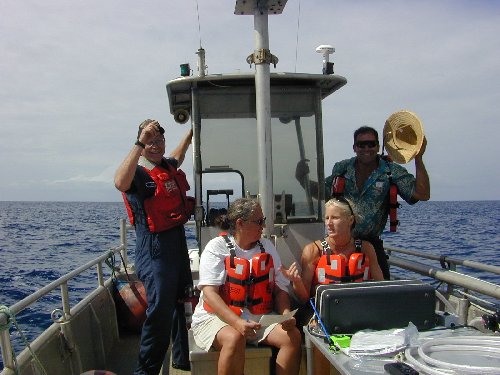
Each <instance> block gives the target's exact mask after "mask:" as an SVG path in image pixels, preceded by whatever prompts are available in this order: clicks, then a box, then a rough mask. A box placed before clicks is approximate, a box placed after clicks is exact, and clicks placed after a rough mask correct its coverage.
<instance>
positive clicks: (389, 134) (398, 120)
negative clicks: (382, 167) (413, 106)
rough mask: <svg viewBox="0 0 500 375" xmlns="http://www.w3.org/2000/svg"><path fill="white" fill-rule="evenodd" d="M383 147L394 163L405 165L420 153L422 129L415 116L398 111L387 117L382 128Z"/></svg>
mask: <svg viewBox="0 0 500 375" xmlns="http://www.w3.org/2000/svg"><path fill="white" fill-rule="evenodd" d="M383 134H384V138H383V140H384V147H385V148H386V149H387V153H388V154H389V156H390V157H391V158H392V160H394V161H395V162H396V163H399V164H406V163H408V162H409V161H410V160H412V159H413V158H414V157H415V156H416V155H417V154H418V152H419V151H420V148H421V147H422V142H423V141H424V128H423V127H422V123H421V122H420V119H419V118H418V117H417V115H416V114H415V113H413V112H410V111H403V110H402V111H398V112H395V113H393V114H392V115H390V116H389V118H388V119H387V120H386V121H385V126H384V131H383Z"/></svg>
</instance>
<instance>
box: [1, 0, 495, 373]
mask: <svg viewBox="0 0 500 375" xmlns="http://www.w3.org/2000/svg"><path fill="white" fill-rule="evenodd" d="M286 3H287V1H286V0H276V1H271V0H270V1H257V0H237V1H236V5H235V10H234V12H235V14H237V15H239V16H253V17H254V29H255V35H256V38H255V39H256V41H255V49H254V52H253V53H252V54H251V55H250V56H248V58H247V62H248V63H249V64H251V65H255V71H254V72H252V73H229V74H210V75H208V74H207V73H206V69H205V51H204V50H203V49H202V48H200V49H199V50H198V51H197V54H198V73H197V75H190V69H189V67H186V66H184V67H182V70H181V76H180V77H178V78H175V79H173V80H172V81H170V82H168V83H167V85H166V90H167V93H168V98H169V106H170V113H171V114H172V116H173V118H174V119H175V121H177V122H179V123H181V124H182V123H188V121H189V122H190V124H191V126H192V128H193V177H194V191H195V199H196V208H195V213H194V218H193V222H192V223H190V224H192V225H195V228H196V239H197V248H196V249H191V250H190V258H191V260H192V272H193V276H194V279H196V278H197V267H196V265H197V262H198V259H199V255H200V250H201V249H203V248H204V246H205V244H206V243H207V242H208V241H209V240H210V239H211V238H213V237H214V236H217V235H218V228H217V227H216V226H215V225H214V219H215V218H216V217H217V215H219V214H221V213H223V212H224V210H225V209H226V208H227V205H229V203H230V202H231V201H232V200H234V199H236V198H239V197H242V196H251V197H258V199H259V200H260V202H261V205H262V208H263V212H264V216H265V217H266V218H267V219H266V227H265V231H264V233H263V235H264V236H267V237H268V238H270V239H272V240H273V241H274V243H275V245H276V248H277V250H278V252H279V254H280V256H281V258H282V261H283V263H284V264H291V263H292V262H293V261H296V260H299V259H300V252H301V249H302V248H303V246H304V245H305V244H307V243H309V242H310V241H312V240H314V239H317V238H321V237H322V236H323V233H324V224H323V219H322V216H323V203H324V200H325V197H324V194H323V192H320V196H319V199H315V198H313V196H312V194H311V192H310V191H308V190H307V189H303V188H302V187H301V186H300V185H299V184H298V183H297V181H296V180H295V178H294V174H295V167H296V164H297V162H298V161H299V160H303V159H308V160H309V161H310V163H309V166H310V174H309V177H308V178H310V179H311V180H315V181H318V182H319V183H321V182H322V181H324V178H325V176H324V158H323V125H322V101H323V100H324V99H325V98H327V97H329V96H330V95H332V94H334V93H335V92H336V91H337V90H340V89H341V88H342V87H343V86H344V85H346V84H347V79H346V78H344V77H342V76H340V75H336V74H334V73H333V69H332V66H333V65H332V64H331V63H330V62H329V54H331V52H332V51H333V47H332V46H329V45H323V46H320V47H319V48H318V52H319V53H320V54H321V56H322V59H323V63H322V71H320V72H318V73H271V72H270V64H277V63H278V58H277V57H276V56H274V55H272V54H271V52H270V48H269V37H268V16H269V15H270V14H274V15H279V14H280V13H281V12H282V11H283V9H284V7H285V6H286ZM318 70H320V69H318ZM221 201H222V204H220V202H221ZM214 202H218V203H219V204H214ZM224 202H225V204H224ZM130 229H131V228H130V226H129V225H127V223H126V222H125V220H122V221H121V223H120V238H121V240H120V243H119V244H118V245H117V246H116V247H114V248H112V249H111V250H106V251H104V252H103V253H102V254H101V255H100V256H99V257H97V258H95V259H94V260H92V261H90V262H88V263H87V264H84V265H82V266H80V267H77V268H76V269H74V270H72V271H71V272H69V273H67V274H65V275H64V276H62V277H61V278H59V279H57V280H55V281H53V282H51V283H50V284H48V285H46V286H45V287H43V288H41V289H39V290H37V291H36V292H35V293H33V294H31V295H30V296H28V297H26V298H24V299H22V300H20V301H18V302H17V303H15V304H14V305H12V306H9V308H8V309H7V310H2V311H0V326H3V327H5V326H6V325H8V324H9V323H12V321H13V318H14V317H15V316H16V315H17V314H19V313H20V312H21V311H23V310H24V309H26V308H28V307H29V306H31V305H32V304H34V303H35V302H36V301H37V300H38V299H40V298H42V297H43V296H45V295H47V294H48V293H51V292H52V291H55V290H58V289H59V290H60V294H61V305H62V309H55V310H54V312H53V313H52V320H53V323H52V325H51V326H50V327H49V328H48V329H47V330H45V331H44V332H43V333H42V334H40V335H39V336H38V337H37V338H36V339H34V340H33V341H32V342H31V343H29V345H27V346H26V348H25V349H24V350H22V351H21V352H20V353H14V351H13V349H12V337H11V335H12V334H13V333H12V334H11V333H10V331H9V329H3V330H2V331H1V332H0V346H1V350H2V358H3V363H4V366H5V367H4V369H3V370H2V372H1V373H0V375H14V374H18V375H34V374H47V375H68V374H72V375H76V374H83V373H88V374H97V373H99V372H97V370H103V372H102V373H103V374H104V373H105V372H104V371H108V372H109V373H114V374H120V375H127V374H130V373H132V371H133V368H134V365H135V360H136V353H137V351H138V345H139V335H138V334H137V333H135V334H134V333H130V332H125V331H123V330H121V328H120V322H119V319H120V317H119V316H118V314H117V310H116V308H115V305H116V299H115V295H116V291H115V283H114V278H117V279H122V280H126V278H127V277H131V278H134V272H133V271H134V269H133V264H130V263H129V261H128V256H127V255H128V251H129V250H130V249H129V247H128V246H127V231H128V230H130ZM386 250H387V251H388V253H389V263H390V264H391V266H392V267H393V268H394V267H396V268H400V269H402V270H409V271H412V272H415V273H417V274H419V275H421V276H422V277H421V279H422V280H424V281H422V280H421V279H418V280H394V281H391V283H392V284H391V285H390V286H391V288H392V287H394V288H396V291H400V290H404V291H407V290H408V289H404V288H403V289H401V288H400V289H397V288H399V287H400V286H403V287H405V288H406V287H407V286H408V285H411V287H412V288H421V287H420V286H419V285H423V286H424V287H427V286H428V285H430V284H429V283H428V281H426V280H432V281H436V282H438V283H439V288H437V289H436V288H434V287H432V291H433V292H432V293H430V294H431V297H432V306H433V319H432V322H431V325H432V326H433V327H434V326H438V327H440V328H443V330H442V331H438V330H434V331H433V334H434V336H433V338H436V339H437V338H439V339H445V338H447V337H448V338H449V335H450V332H451V331H452V330H451V328H456V327H459V326H469V327H475V329H474V335H472V336H474V339H476V336H477V340H478V341H479V340H483V339H487V340H491V341H484V342H483V343H482V344H481V345H480V344H477V345H476V344H474V347H478V348H479V349H475V350H477V351H478V352H480V353H482V352H484V353H486V357H487V360H488V366H487V367H485V368H484V370H483V371H481V372H484V373H497V374H498V373H500V371H497V372H495V366H500V365H499V362H498V361H499V352H500V349H499V348H498V340H499V339H500V336H499V331H500V327H499V323H500V321H499V320H500V317H499V313H498V310H499V304H498V300H499V299H500V286H499V285H497V284H494V283H491V282H487V281H483V280H480V279H478V278H475V277H472V276H469V275H467V274H465V273H464V272H458V271H457V269H456V267H457V266H464V267H471V268H475V269H478V270H481V271H483V272H487V273H492V274H495V275H499V274H500V267H497V266H493V265H488V264H484V263H479V262H473V261H469V260H464V259H458V258H455V257H453V256H443V255H428V254H426V253H423V252H419V251H417V250H411V249H399V248H388V249H386ZM113 255H114V256H116V257H120V258H121V260H120V261H118V262H116V263H115V262H114V261H113V262H111V264H112V266H113V269H114V271H115V272H116V275H115V276H114V278H113V277H110V278H106V277H105V276H104V275H105V271H104V270H105V268H106V267H105V264H106V263H107V262H108V263H109V262H110V259H112V257H113ZM89 269H95V270H96V284H95V289H94V290H92V291H91V292H90V293H89V294H88V295H86V296H85V297H84V298H83V299H82V300H81V301H79V302H78V303H76V304H75V305H74V306H72V305H71V303H70V298H69V295H70V293H71V291H70V289H69V288H68V282H69V281H70V280H73V279H74V278H76V277H78V276H79V275H81V274H82V273H83V272H85V271H87V270H89ZM370 287H371V288H369V289H365V293H371V291H372V290H375V288H376V287H377V286H376V285H371V286H370ZM391 290H392V289H391ZM411 291H413V289H411ZM427 291H428V289H427ZM427 294H429V293H427ZM364 295H365V294H363V295H362V296H364ZM398 296H400V295H399V294H398ZM396 298H398V297H396ZM316 302H318V301H316ZM417 302H418V304H420V302H419V301H418V300H417ZM319 314H321V313H319ZM325 317H326V316H325V315H323V318H325ZM376 318H377V319H378V320H379V321H387V316H385V314H383V313H380V314H379V315H378V316H376ZM389 325H390V322H389ZM445 328H446V329H445ZM464 330H465V331H466V333H463V332H462V331H460V330H453V335H454V336H453V339H455V340H462V339H463V337H465V338H467V337H469V336H471V334H470V330H469V329H468V328H464ZM12 331H13V330H12ZM324 331H326V329H325V330H324ZM324 331H323V334H325V332H324ZM308 332H309V331H308V330H306V338H307V339H306V345H305V346H304V356H303V359H304V360H303V364H302V368H301V373H302V374H304V373H307V374H313V373H314V369H313V367H314V363H313V361H312V359H311V352H312V349H313V346H314V347H317V348H318V349H319V350H320V351H321V352H322V353H323V354H324V355H325V356H327V357H328V358H329V360H330V362H331V366H332V371H334V372H335V373H340V374H364V373H376V372H378V373H384V371H389V370H385V369H384V365H385V364H387V363H388V361H387V359H384V360H378V359H376V360H373V361H370V363H368V361H357V360H356V359H354V358H352V357H350V356H348V355H346V354H345V353H343V352H341V351H340V352H338V353H335V354H332V352H331V350H330V348H329V347H328V345H329V344H325V340H324V339H323V338H322V337H320V338H318V337H316V336H314V335H309V334H308ZM442 332H446V334H444V333H442ZM320 335H321V334H320ZM330 339H331V338H330V337H327V340H330ZM469 339H470V337H469ZM470 340H472V339H470ZM469 342H471V341H469ZM473 342H474V343H475V342H476V341H473ZM448 346H450V344H449V343H448V342H445V343H443V348H444V347H446V348H448ZM449 350H454V349H449ZM450 353H451V354H450ZM450 353H447V354H446V356H445V359H446V360H451V362H452V363H451V364H450V366H453V365H454V364H455V362H459V360H460V358H459V357H460V355H458V354H453V352H450ZM192 354H193V355H192V357H191V360H192V362H191V364H192V371H191V372H192V373H193V374H200V373H203V374H210V373H211V372H210V371H212V370H213V368H212V370H209V369H208V367H203V366H207V363H208V361H209V360H207V362H206V363H204V364H202V361H200V360H199V358H200V357H203V354H201V355H196V356H195V355H194V354H200V353H199V352H196V349H195V348H192ZM411 355H412V353H411V352H408V356H411ZM423 355H424V353H423V352H422V353H420V354H415V353H413V356H414V357H418V356H420V357H423ZM195 357H196V358H195ZM266 358H268V357H266ZM481 359H482V360H483V361H484V360H485V359H484V357H481ZM417 360H418V359H417ZM467 360H469V358H467ZM401 363H411V364H412V366H418V365H417V364H415V363H413V362H410V361H409V359H408V357H405V358H401ZM423 366H424V365H423V364H422V367H421V368H420V372H421V373H433V372H431V370H428V369H426V368H424V367H423ZM480 366H483V367H484V363H483V364H477V365H475V367H473V370H472V371H477V368H479V367H480ZM428 367H429V366H428ZM471 368H472V367H471ZM492 368H493V370H492ZM497 369H498V368H497ZM92 371H94V372H92ZM427 371H428V372H427ZM433 371H438V370H433ZM460 371H461V370H460ZM162 373H163V374H167V373H174V374H175V373H181V374H182V373H185V372H180V371H178V370H174V369H172V368H171V367H170V366H169V363H168V359H167V361H166V362H165V364H164V367H163V369H162ZM246 373H247V374H251V373H259V374H265V373H268V371H267V370H265V369H264V368H263V367H262V366H260V368H258V369H257V370H255V369H254V370H250V371H246ZM441 373H449V372H441Z"/></svg>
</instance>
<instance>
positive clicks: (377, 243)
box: [296, 111, 430, 279]
mask: <svg viewBox="0 0 500 375" xmlns="http://www.w3.org/2000/svg"><path fill="white" fill-rule="evenodd" d="M384 145H385V147H386V148H387V150H388V152H389V154H390V157H391V158H393V159H394V161H395V162H397V163H408V162H409V161H410V160H411V159H414V160H415V176H413V175H412V174H410V173H409V172H408V171H407V170H406V168H404V167H403V166H401V165H398V164H396V163H394V162H392V161H391V160H390V158H387V157H382V156H381V155H379V151H380V144H379V140H378V132H377V131H376V130H375V129H373V128H371V127H368V126H363V127H361V128H359V129H357V130H356V131H355V132H354V144H353V150H354V153H355V154H356V156H355V157H353V158H350V159H346V160H342V161H339V162H337V163H335V165H334V166H333V169H332V174H331V175H330V176H329V177H327V178H326V179H325V199H328V198H329V197H330V196H332V195H343V196H345V197H346V198H348V199H350V200H351V201H353V203H354V207H355V209H356V211H357V214H358V215H359V216H360V217H361V220H360V222H357V223H356V226H355V228H354V235H355V238H360V239H363V240H367V241H369V242H371V243H372V245H373V247H374V248H375V251H376V253H377V260H378V263H379V265H380V268H381V269H382V272H383V274H384V278H385V279H389V278H390V273H389V264H388V262H387V257H386V254H385V251H384V246H383V242H382V239H381V238H380V236H381V234H382V232H383V231H384V228H385V225H386V223H387V217H388V215H389V191H390V188H391V185H395V186H396V187H397V193H398V194H399V196H400V197H401V198H403V199H404V200H405V201H406V202H407V203H409V204H415V203H416V202H418V201H427V200H429V198H430V182H429V176H428V174H427V170H426V168H425V165H424V161H423V159H422V156H423V154H424V152H425V149H426V145H427V140H426V138H425V136H424V134H423V129H422V124H421V123H420V120H419V119H418V117H417V116H416V115H415V114H414V113H412V112H409V111H399V112H396V113H394V114H393V115H391V116H390V117H389V118H388V119H387V121H386V124H385V127H384ZM308 172H309V168H308V166H307V164H306V160H301V161H300V162H299V163H298V164H297V169H296V178H297V180H298V181H299V183H300V184H301V185H302V186H304V185H305V182H306V181H307V179H306V178H305V176H306V174H307V173H308ZM317 187H318V184H317V183H316V182H313V181H311V186H310V188H311V193H312V194H313V195H314V196H316V197H317V196H318V194H317V191H318V190H317Z"/></svg>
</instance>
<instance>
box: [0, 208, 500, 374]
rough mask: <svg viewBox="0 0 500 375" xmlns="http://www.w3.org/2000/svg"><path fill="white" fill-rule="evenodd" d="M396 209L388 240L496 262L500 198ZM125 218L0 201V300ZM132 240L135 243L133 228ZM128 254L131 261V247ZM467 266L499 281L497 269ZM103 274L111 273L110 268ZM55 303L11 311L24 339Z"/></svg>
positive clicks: (46, 300)
mask: <svg viewBox="0 0 500 375" xmlns="http://www.w3.org/2000/svg"><path fill="white" fill-rule="evenodd" d="M398 215H399V216H398V219H399V221H400V222H401V224H400V226H399V227H398V231H397V232H396V233H389V232H388V231H386V232H384V234H383V236H382V237H383V239H384V244H385V246H387V247H398V248H407V249H413V250H419V251H422V252H425V253H429V254H440V255H448V256H453V257H456V258H462V259H468V260H474V261H478V262H484V263H487V264H491V265H496V266H500V257H499V256H498V253H499V250H500V235H499V224H500V201H468V202H463V201H461V202H432V201H431V202H419V203H418V204H416V205H414V206H409V205H407V204H403V206H402V208H401V209H399V210H398ZM122 218H126V212H125V209H124V207H123V204H122V203H120V202H115V203H102V202H0V286H1V291H0V305H5V306H11V305H13V304H14V303H16V302H17V301H19V300H21V299H23V298H25V297H26V296H28V295H30V294H31V293H33V292H35V291H36V290H37V289H38V288H40V287H42V286H44V285H47V284H48V283H50V282H52V281H54V280H56V279H58V278H59V277H61V276H63V275H64V274H65V273H67V272H69V271H70V270H71V269H74V268H76V267H77V266H80V265H83V264H85V263H87V262H89V261H91V260H93V259H94V258H96V257H97V256H98V255H100V254H102V253H103V252H105V251H107V250H109V249H110V248H112V247H116V246H118V245H119V220H120V219H122ZM186 237H187V240H188V247H189V248H193V247H196V241H195V237H194V228H193V227H187V228H186ZM129 245H130V246H131V248H132V249H133V245H134V234H133V232H130V233H129ZM129 254H130V259H131V260H133V251H129ZM467 272H469V273H470V274H471V275H473V276H476V277H479V278H482V279H483V280H487V281H490V282H493V283H495V284H500V275H488V274H486V273H485V272H481V271H474V270H472V271H471V270H469V269H468V270H467ZM95 273H96V271H95V270H91V271H88V272H87V273H85V274H83V275H81V276H79V277H77V278H76V279H75V280H73V281H72V282H70V283H69V285H68V287H69V290H70V301H71V304H72V305H74V303H76V301H78V299H80V298H82V297H83V296H84V295H85V294H86V293H87V292H88V291H89V290H91V289H93V288H95V287H96V281H95V280H96V279H95V277H94V275H95ZM395 273H396V274H397V275H398V276H404V274H401V272H395ZM105 274H106V275H107V276H109V274H110V272H109V270H108V269H105ZM55 308H61V297H60V292H59V290H56V291H55V292H53V293H51V294H49V295H47V296H46V297H43V298H42V299H41V300H40V301H39V302H38V303H36V304H35V305H34V306H33V307H30V308H27V309H25V310H24V311H22V312H21V313H20V314H19V315H18V316H17V317H16V320H17V322H18V325H19V328H20V329H21V330H22V331H23V332H24V335H25V336H26V338H27V339H28V340H32V339H33V338H34V337H36V336H37V335H38V334H40V333H41V332H42V331H43V330H44V329H45V328H47V327H48V326H49V325H50V324H51V320H50V313H51V311H52V310H54V309H55ZM11 332H14V335H13V336H14V341H13V342H14V350H15V351H16V353H17V354H18V353H19V351H20V350H21V349H22V348H23V347H24V343H23V341H22V339H21V334H20V333H19V332H18V331H17V330H16V329H15V328H11ZM0 368H3V364H2V363H1V361H0Z"/></svg>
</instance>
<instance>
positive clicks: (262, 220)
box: [249, 217, 266, 226]
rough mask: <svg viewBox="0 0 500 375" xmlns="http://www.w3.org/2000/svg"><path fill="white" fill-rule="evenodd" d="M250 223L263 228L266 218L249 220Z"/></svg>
mask: <svg viewBox="0 0 500 375" xmlns="http://www.w3.org/2000/svg"><path fill="white" fill-rule="evenodd" d="M249 221H250V222H251V223H254V224H257V225H260V226H263V225H264V224H265V223H266V217H263V218H262V219H259V220H249Z"/></svg>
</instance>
